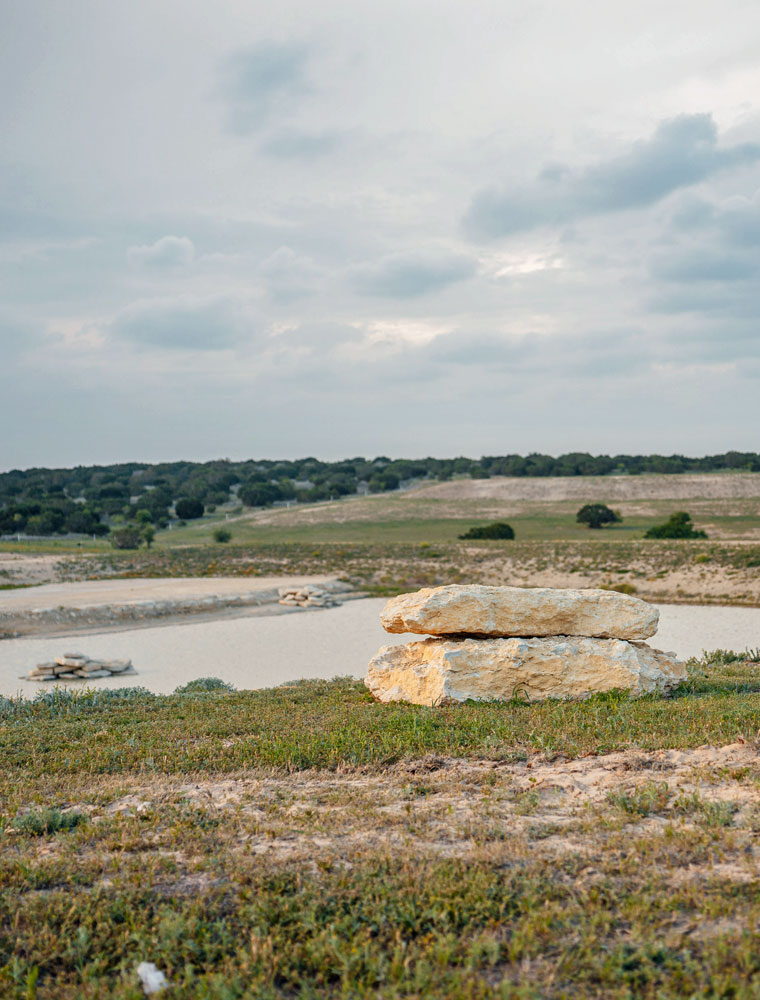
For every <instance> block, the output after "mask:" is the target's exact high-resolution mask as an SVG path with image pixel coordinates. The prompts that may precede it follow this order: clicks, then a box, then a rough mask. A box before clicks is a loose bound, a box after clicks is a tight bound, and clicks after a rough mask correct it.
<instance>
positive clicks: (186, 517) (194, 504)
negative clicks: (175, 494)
mask: <svg viewBox="0 0 760 1000" xmlns="http://www.w3.org/2000/svg"><path fill="white" fill-rule="evenodd" d="M174 512H175V514H176V515H177V517H178V518H179V519H180V520H181V521H193V520H195V518H196V517H203V504H202V503H201V502H200V500H195V499H193V498H192V497H183V498H182V499H181V500H178V501H177V502H176V503H175V505H174Z"/></svg>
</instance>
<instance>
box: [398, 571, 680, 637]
mask: <svg viewBox="0 0 760 1000" xmlns="http://www.w3.org/2000/svg"><path fill="white" fill-rule="evenodd" d="M659 618H660V612H659V611H658V610H657V608H654V607H652V605H651V604H647V603H646V601H642V600H639V598H637V597H630V596H629V595H628V594H619V593H617V592H616V591H613V590H563V589H559V588H550V587H486V586H480V585H476V584H472V585H467V584H452V585H450V586H447V587H434V588H426V589H424V590H418V591H416V592H415V593H413V594H400V595H399V596H398V597H393V598H391V600H390V601H388V603H387V604H386V606H385V608H384V609H383V611H382V612H381V614H380V619H381V621H382V623H383V628H384V629H385V630H386V632H415V633H418V634H423V635H441V636H445V635H477V636H552V635H578V636H588V637H590V638H598V639H648V638H649V636H651V635H654V633H655V632H656V631H657V623H658V621H659Z"/></svg>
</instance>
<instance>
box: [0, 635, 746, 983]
mask: <svg viewBox="0 0 760 1000" xmlns="http://www.w3.org/2000/svg"><path fill="white" fill-rule="evenodd" d="M203 687H204V685H202V684H201V685H197V684H196V685H191V686H190V689H187V690H182V691H179V692H177V693H176V694H174V695H172V696H168V697H160V696H153V695H148V694H146V693H140V692H139V691H137V692H134V691H133V692H132V693H131V694H130V693H124V694H122V695H121V696H119V695H117V694H114V693H109V692H100V693H97V694H95V693H91V694H80V695H75V694H64V695H61V694H58V693H56V692H46V693H44V694H43V695H42V696H41V697H40V698H39V699H38V700H37V701H36V702H34V703H31V704H30V703H28V702H27V703H23V702H12V701H3V702H2V703H0V752H1V753H2V759H3V763H4V767H3V771H2V774H1V775H0V994H2V996H3V997H5V996H7V997H9V998H22V997H24V998H26V997H38V998H50V1000H53V998H75V997H76V998H79V997H84V998H119V1000H124V998H133V1000H136V998H138V997H139V996H142V992H141V990H140V986H139V982H138V979H137V976H136V972H135V969H136V967H137V965H138V964H139V963H140V962H142V961H149V962H154V963H155V964H156V965H157V966H158V967H159V968H160V969H161V970H162V971H163V972H164V973H165V974H166V975H167V977H168V979H169V982H170V984H171V986H170V988H169V989H168V990H167V992H166V993H165V994H163V995H166V996H167V997H172V996H176V997H192V998H220V1000H221V998H242V997H246V998H254V997H255V998H262V997H264V998H272V1000H274V998H288V1000H290V998H293V997H311V998H323V997H324V998H327V997H330V998H333V997H366V998H370V997H371V998H373V1000H376V998H388V1000H390V998H399V997H409V998H411V997H414V998H419V1000H422V998H447V997H451V998H459V997H468V998H485V997H506V998H539V997H558V998H559V997H614V998H633V997H647V998H652V1000H654V998H658V1000H661V998H669V997H705V998H707V997H729V996H730V997H737V998H745V997H746V998H749V997H756V996H757V995H758V993H759V992H760V948H758V945H760V932H759V931H758V927H760V886H759V885H758V880H757V870H758V854H757V848H756V846H755V844H756V836H757V832H758V831H760V781H759V780H758V772H757V768H756V754H757V745H756V740H757V737H758V719H760V665H759V664H758V663H757V662H752V660H748V659H746V658H745V657H742V656H735V655H733V654H725V653H716V654H713V655H712V656H711V657H709V658H707V659H706V660H704V661H700V662H692V663H691V664H690V678H689V681H688V682H687V683H686V684H685V685H684V686H683V687H682V688H681V689H680V690H679V691H678V692H676V694H675V695H674V696H673V697H671V698H668V699H663V698H657V697H647V698H642V699H639V700H632V699H630V698H627V697H626V696H623V695H620V694H612V695H607V696H603V697H595V698H591V699H589V700H588V701H585V702H581V703H559V702H547V703H543V704H534V705H528V704H524V703H520V702H513V703H510V704H506V705H505V704H502V705H486V704H483V705H475V704H470V705H461V706H454V707H449V708H439V709H436V710H433V709H425V708H420V707H416V706H410V705H379V704H376V703H374V702H372V701H371V700H370V698H369V696H368V695H367V693H366V692H365V691H364V689H363V688H362V687H361V686H360V685H357V684H356V683H354V682H353V681H340V680H339V681H333V682H304V683H301V684H298V685H292V686H288V687H284V688H279V689H275V690H271V691H250V692H233V691H228V690H224V689H223V688H220V687H219V686H217V687H216V688H214V686H213V685H211V686H210V687H211V689H210V690H203ZM705 744H712V745H721V744H731V745H730V746H728V747H726V748H725V749H724V750H711V749H710V748H709V747H705Z"/></svg>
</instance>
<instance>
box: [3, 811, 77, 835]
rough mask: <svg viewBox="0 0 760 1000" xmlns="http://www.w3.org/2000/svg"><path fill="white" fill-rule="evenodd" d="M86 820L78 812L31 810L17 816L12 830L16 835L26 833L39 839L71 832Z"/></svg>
mask: <svg viewBox="0 0 760 1000" xmlns="http://www.w3.org/2000/svg"><path fill="white" fill-rule="evenodd" d="M85 819H86V816H84V815H83V814H82V813H80V812H61V810H60V809H33V810H32V811H31V812H28V813H24V815H23V816H17V817H16V819H15V821H14V824H13V829H14V830H15V831H16V832H17V833H27V834H29V835H30V836H31V837H41V836H43V834H46V833H58V832H59V831H60V830H73V829H74V827H75V826H78V825H79V824H80V823H82V822H83V821H84V820H85Z"/></svg>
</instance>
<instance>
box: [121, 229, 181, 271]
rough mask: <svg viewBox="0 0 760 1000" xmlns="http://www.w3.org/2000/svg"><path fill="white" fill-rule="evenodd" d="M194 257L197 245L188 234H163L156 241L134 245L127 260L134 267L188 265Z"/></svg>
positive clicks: (128, 251) (128, 252)
mask: <svg viewBox="0 0 760 1000" xmlns="http://www.w3.org/2000/svg"><path fill="white" fill-rule="evenodd" d="M194 258H195V246H194V244H193V241H192V240H191V239H188V237H187V236H162V237H161V239H159V240H156V242H155V243H149V244H147V245H143V246H132V247H129V249H128V250H127V261H128V262H129V263H130V264H131V265H132V266H133V267H144V268H156V269H162V268H175V267H187V266H188V264H192V262H193V260H194Z"/></svg>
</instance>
